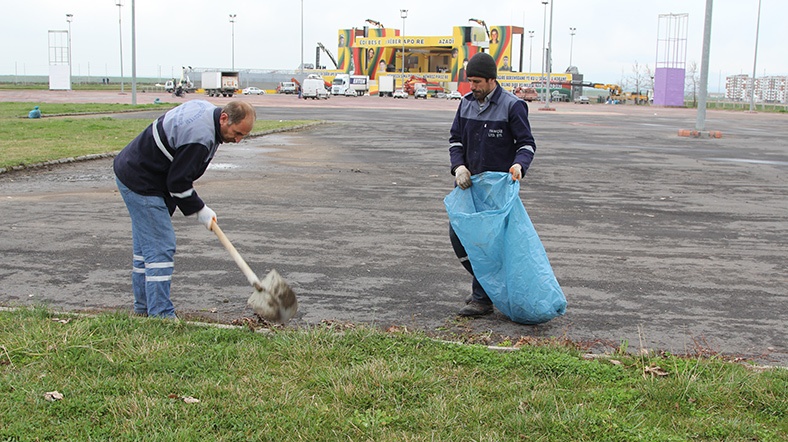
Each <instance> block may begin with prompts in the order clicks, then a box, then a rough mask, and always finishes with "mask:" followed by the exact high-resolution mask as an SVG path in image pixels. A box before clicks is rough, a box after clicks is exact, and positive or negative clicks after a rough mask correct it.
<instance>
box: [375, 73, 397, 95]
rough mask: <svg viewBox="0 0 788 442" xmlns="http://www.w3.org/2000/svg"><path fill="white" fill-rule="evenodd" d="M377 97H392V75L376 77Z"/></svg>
mask: <svg viewBox="0 0 788 442" xmlns="http://www.w3.org/2000/svg"><path fill="white" fill-rule="evenodd" d="M378 96H379V97H393V96H394V76H393V75H380V76H378Z"/></svg>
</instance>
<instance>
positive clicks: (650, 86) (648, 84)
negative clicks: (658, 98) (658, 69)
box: [643, 65, 654, 92]
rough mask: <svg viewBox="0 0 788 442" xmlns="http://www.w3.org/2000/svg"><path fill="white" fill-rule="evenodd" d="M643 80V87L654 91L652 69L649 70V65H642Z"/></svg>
mask: <svg viewBox="0 0 788 442" xmlns="http://www.w3.org/2000/svg"><path fill="white" fill-rule="evenodd" d="M643 74H645V77H644V80H645V81H646V85H645V88H646V89H647V90H648V91H651V92H654V71H652V70H651V67H650V66H649V65H645V66H643Z"/></svg>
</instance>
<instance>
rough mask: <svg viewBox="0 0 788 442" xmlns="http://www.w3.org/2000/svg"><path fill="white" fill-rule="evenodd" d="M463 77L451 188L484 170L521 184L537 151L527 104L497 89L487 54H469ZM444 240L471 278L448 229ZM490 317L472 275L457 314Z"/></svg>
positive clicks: (454, 236) (488, 302)
mask: <svg viewBox="0 0 788 442" xmlns="http://www.w3.org/2000/svg"><path fill="white" fill-rule="evenodd" d="M466 72H467V73H468V81H469V82H470V84H471V94H468V95H466V96H465V97H463V98H462V100H461V101H460V106H459V108H458V109H457V113H456V114H455V116H454V122H453V123H452V126H451V130H450V132H449V133H450V136H449V158H450V161H451V173H452V175H454V178H455V182H456V185H457V186H459V187H460V188H461V189H468V188H469V187H471V185H472V182H471V176H472V175H477V174H480V173H482V172H488V171H493V172H509V173H510V174H511V175H512V180H520V179H522V178H523V176H525V171H526V170H528V166H530V165H531V160H533V157H534V153H535V152H536V142H535V141H534V137H533V135H532V134H531V125H530V123H529V122H528V104H526V102H525V101H523V100H520V99H519V98H517V97H515V96H514V95H512V94H511V93H510V92H508V91H505V90H504V89H503V88H502V87H501V86H500V85H499V84H498V81H497V80H496V78H497V72H498V69H497V66H496V64H495V60H493V58H492V57H491V56H490V55H489V54H487V53H484V52H479V53H478V54H476V55H474V56H473V57H472V58H471V61H470V62H469V63H468V66H467V67H466ZM449 238H450V240H451V244H452V248H453V249H454V253H455V254H456V255H457V258H459V260H460V262H461V263H462V265H463V267H465V269H466V270H468V272H469V273H470V274H471V275H473V268H472V266H471V264H472V263H471V262H470V261H469V260H468V253H467V252H466V251H465V247H464V246H463V245H462V243H461V242H460V239H459V238H458V237H457V234H456V233H455V232H454V229H453V228H452V227H451V225H450V226H449ZM492 312H493V305H492V301H491V300H490V297H489V296H488V295H487V292H485V291H484V288H483V287H482V286H481V284H480V283H479V281H478V280H477V279H476V277H475V276H474V277H473V282H472V284H471V295H470V296H469V297H468V298H467V299H466V305H465V307H463V308H462V309H461V310H460V311H459V312H458V315H460V316H483V315H488V314H490V313H492Z"/></svg>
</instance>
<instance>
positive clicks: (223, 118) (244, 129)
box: [219, 114, 255, 143]
mask: <svg viewBox="0 0 788 442" xmlns="http://www.w3.org/2000/svg"><path fill="white" fill-rule="evenodd" d="M254 118H255V117H254V115H249V116H247V117H246V119H244V120H243V121H241V122H238V123H235V124H228V121H229V120H230V117H229V116H228V115H227V114H222V115H220V116H219V132H221V134H222V141H223V142H225V143H238V142H240V141H241V140H243V139H244V138H245V137H246V136H247V135H249V132H251V131H252V127H254Z"/></svg>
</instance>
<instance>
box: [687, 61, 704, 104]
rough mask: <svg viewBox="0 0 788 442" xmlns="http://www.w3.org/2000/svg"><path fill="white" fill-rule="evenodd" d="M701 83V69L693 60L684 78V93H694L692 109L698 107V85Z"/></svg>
mask: <svg viewBox="0 0 788 442" xmlns="http://www.w3.org/2000/svg"><path fill="white" fill-rule="evenodd" d="M699 83H700V69H699V68H698V63H697V62H696V61H695V60H693V61H690V62H689V64H688V65H687V70H686V72H685V77H684V86H685V88H684V91H685V92H686V93H687V94H689V93H690V92H691V93H692V107H697V106H698V99H697V95H698V84H699Z"/></svg>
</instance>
